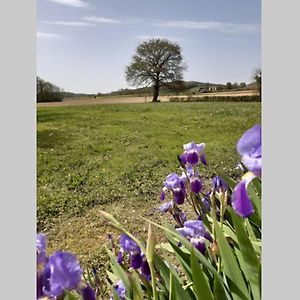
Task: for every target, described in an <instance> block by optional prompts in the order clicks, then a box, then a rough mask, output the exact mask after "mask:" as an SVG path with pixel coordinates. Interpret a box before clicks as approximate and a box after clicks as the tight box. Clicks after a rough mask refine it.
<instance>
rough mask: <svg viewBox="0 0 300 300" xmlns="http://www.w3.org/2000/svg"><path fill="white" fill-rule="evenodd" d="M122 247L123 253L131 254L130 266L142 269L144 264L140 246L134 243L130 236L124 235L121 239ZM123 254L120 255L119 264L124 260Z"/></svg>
mask: <svg viewBox="0 0 300 300" xmlns="http://www.w3.org/2000/svg"><path fill="white" fill-rule="evenodd" d="M119 242H120V247H121V251H122V252H127V253H129V256H130V265H131V267H132V268H134V269H138V268H140V266H141V264H142V256H141V249H140V247H139V246H138V244H137V243H136V242H135V241H133V240H132V239H131V238H130V237H129V236H128V235H126V234H122V235H121V237H120V241H119ZM122 252H121V254H120V252H119V254H118V262H119V263H121V262H122V259H123V255H122Z"/></svg>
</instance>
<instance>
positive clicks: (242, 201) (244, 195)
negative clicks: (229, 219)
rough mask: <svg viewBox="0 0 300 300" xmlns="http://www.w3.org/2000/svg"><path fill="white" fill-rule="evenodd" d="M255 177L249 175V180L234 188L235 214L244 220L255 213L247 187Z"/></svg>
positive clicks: (233, 203)
mask: <svg viewBox="0 0 300 300" xmlns="http://www.w3.org/2000/svg"><path fill="white" fill-rule="evenodd" d="M254 177H255V175H254V174H251V173H250V174H249V176H247V178H245V179H242V180H241V181H240V182H239V183H238V184H237V185H236V186H235V188H234V190H233V192H232V196H231V205H232V207H233V209H234V210H235V212H236V213H237V214H238V215H240V216H241V217H243V218H247V217H249V216H251V215H252V214H253V213H254V208H253V205H252V202H251V200H250V198H249V196H248V192H247V186H248V184H249V183H250V181H251V180H252V179H253V178H254Z"/></svg>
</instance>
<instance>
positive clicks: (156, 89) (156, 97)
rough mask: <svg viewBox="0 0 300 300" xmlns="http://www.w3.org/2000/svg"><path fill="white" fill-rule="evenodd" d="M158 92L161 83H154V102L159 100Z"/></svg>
mask: <svg viewBox="0 0 300 300" xmlns="http://www.w3.org/2000/svg"><path fill="white" fill-rule="evenodd" d="M158 93H159V85H158V84H155V85H154V89H153V98H152V102H157V99H158Z"/></svg>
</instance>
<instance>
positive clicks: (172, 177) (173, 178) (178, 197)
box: [160, 173, 187, 204]
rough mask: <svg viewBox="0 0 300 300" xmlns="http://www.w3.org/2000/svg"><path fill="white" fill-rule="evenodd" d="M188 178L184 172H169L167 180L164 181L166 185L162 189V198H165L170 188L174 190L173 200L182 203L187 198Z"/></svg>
mask: <svg viewBox="0 0 300 300" xmlns="http://www.w3.org/2000/svg"><path fill="white" fill-rule="evenodd" d="M186 180H187V178H186V176H185V175H184V174H182V175H181V176H179V175H178V174H176V173H171V174H169V175H168V176H167V177H166V179H165V181H164V187H163V189H162V192H161V194H160V200H162V201H163V200H164V199H165V196H166V195H165V194H166V192H167V191H168V190H172V192H173V201H174V202H175V203H176V204H182V203H183V202H184V198H185V182H186Z"/></svg>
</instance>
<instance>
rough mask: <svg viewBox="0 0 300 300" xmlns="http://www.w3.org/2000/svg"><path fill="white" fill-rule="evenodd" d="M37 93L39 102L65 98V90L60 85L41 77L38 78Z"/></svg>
mask: <svg viewBox="0 0 300 300" xmlns="http://www.w3.org/2000/svg"><path fill="white" fill-rule="evenodd" d="M36 93H37V102H56V101H62V98H63V91H62V90H61V89H60V88H59V87H57V86H56V85H54V84H52V83H50V82H47V81H45V80H43V79H41V78H40V77H37V78H36Z"/></svg>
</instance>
